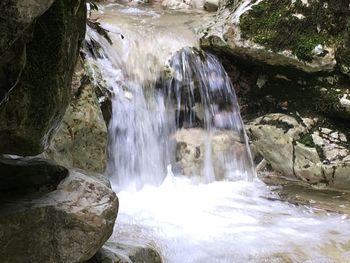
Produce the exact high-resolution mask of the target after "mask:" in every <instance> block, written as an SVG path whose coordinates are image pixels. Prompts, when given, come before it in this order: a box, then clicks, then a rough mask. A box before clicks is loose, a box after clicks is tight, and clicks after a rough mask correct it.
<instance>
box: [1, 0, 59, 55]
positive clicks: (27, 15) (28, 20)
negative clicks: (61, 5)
mask: <svg viewBox="0 0 350 263" xmlns="http://www.w3.org/2000/svg"><path fill="white" fill-rule="evenodd" d="M54 1H55V0H39V1H34V0H3V1H1V3H0V10H1V17H2V18H6V19H2V20H1V22H0V56H1V55H2V54H3V53H4V52H5V51H6V50H7V49H9V48H10V47H11V46H12V44H13V43H14V42H16V40H17V39H19V38H20V36H21V35H22V34H23V32H24V31H25V30H26V29H27V28H28V27H29V26H30V25H31V24H32V23H33V22H34V20H35V19H36V18H38V17H40V16H41V15H42V14H43V13H44V12H45V11H46V10H47V9H48V8H49V7H50V6H51V5H52V3H53V2H54Z"/></svg>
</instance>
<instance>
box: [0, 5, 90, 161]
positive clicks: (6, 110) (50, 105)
mask: <svg viewBox="0 0 350 263" xmlns="http://www.w3.org/2000/svg"><path fill="white" fill-rule="evenodd" d="M8 2H9V1H5V2H3V1H2V2H1V5H2V4H3V3H4V4H5V5H7V4H10V3H8ZM10 2H13V5H10V6H12V7H13V10H17V9H18V12H19V14H20V15H19V17H20V18H23V17H26V18H25V19H24V18H23V19H24V20H25V22H23V24H22V25H21V23H22V22H21V21H22V20H21V19H19V18H18V19H17V20H16V18H15V21H13V20H11V18H9V17H7V16H2V18H3V19H4V20H6V21H8V23H10V25H8V28H7V29H5V32H7V33H2V34H5V35H6V36H7V35H8V37H6V39H4V45H5V46H8V45H11V43H12V40H11V39H13V38H15V39H16V38H17V39H19V38H20V37H21V36H22V37H24V38H26V41H19V42H16V43H14V44H12V46H11V47H10V48H13V53H15V51H16V52H17V51H19V54H21V58H18V56H15V59H11V52H10V54H6V56H7V57H8V58H7V61H10V62H11V61H12V62H13V65H12V64H11V65H10V67H9V68H11V67H12V68H13V71H14V72H17V71H20V72H21V74H19V73H18V74H15V73H13V74H12V73H11V74H9V75H7V74H6V72H5V74H4V73H2V74H1V73H0V75H1V76H2V77H0V78H4V76H5V79H2V80H1V82H2V83H5V84H6V85H12V84H13V85H14V86H13V87H9V86H6V85H5V86H4V87H2V88H1V89H2V91H1V93H2V99H1V101H2V103H1V104H0V141H1V143H0V152H1V153H12V154H18V155H36V154H38V153H40V152H42V151H43V150H44V149H45V148H46V147H47V146H48V142H49V141H50V138H51V136H52V134H53V133H54V131H55V129H56V128H57V126H58V125H59V124H60V121H61V119H62V117H63V114H64V112H65V110H66V108H67V106H68V103H69V99H70V85H71V79H72V74H73V70H74V65H75V62H76V58H77V54H78V50H79V44H80V42H81V41H82V39H83V36H84V32H85V19H86V10H85V9H86V6H85V1H80V0H74V1H70V0H57V1H55V3H54V4H53V5H52V6H51V7H50V8H49V9H48V10H47V11H46V12H45V13H44V14H43V15H42V16H40V17H39V18H37V20H36V23H30V21H31V20H33V19H34V18H35V17H36V16H39V15H40V14H41V13H43V12H44V11H45V9H47V8H48V7H49V6H50V3H51V2H52V1H39V2H38V1H15V2H14V1H10ZM42 2H45V3H44V4H43V5H42V6H39V4H40V3H42ZM16 8H17V9H16ZM10 9H11V10H12V8H10ZM27 12H28V14H27ZM29 13H31V14H29ZM5 14H6V15H9V16H11V13H8V14H7V13H6V12H5ZM2 15H3V13H2ZM28 24H30V25H29V26H30V32H29V31H28V30H27V31H25V32H24V33H23V34H22V31H23V30H24V29H25V28H28ZM1 26H3V24H1ZM20 28H23V30H21V29H20ZM27 35H29V36H27ZM16 36H17V37H16ZM7 39H8V40H7ZM0 55H1V54H0ZM12 62H11V63H12ZM6 66H7V65H6V64H5V66H4V67H6ZM4 67H2V69H4ZM16 75H17V76H16ZM6 76H9V78H13V79H12V80H9V79H6ZM12 88H13V89H12ZM11 89H12V90H11ZM9 90H11V92H10V93H9V94H7V92H8V91H9ZM4 96H7V97H8V98H7V100H6V101H3V97H4Z"/></svg>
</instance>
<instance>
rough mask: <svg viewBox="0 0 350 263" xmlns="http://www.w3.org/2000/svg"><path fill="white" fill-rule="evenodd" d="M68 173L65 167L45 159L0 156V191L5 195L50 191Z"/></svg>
mask: <svg viewBox="0 0 350 263" xmlns="http://www.w3.org/2000/svg"><path fill="white" fill-rule="evenodd" d="M68 173H69V172H68V170H67V169H66V168H65V167H63V166H60V165H57V164H55V163H54V162H51V161H48V160H45V159H40V158H34V159H28V158H18V159H8V158H5V157H0V182H1V183H0V193H1V194H4V195H5V196H6V195H8V194H11V195H12V196H13V195H26V194H30V193H48V192H51V191H53V190H55V189H56V188H57V186H58V184H59V183H60V182H61V181H62V180H63V179H64V178H66V177H67V176H68Z"/></svg>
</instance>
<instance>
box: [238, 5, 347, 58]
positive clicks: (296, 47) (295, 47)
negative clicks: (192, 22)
mask: <svg viewBox="0 0 350 263" xmlns="http://www.w3.org/2000/svg"><path fill="white" fill-rule="evenodd" d="M346 2H347V1H335V3H330V1H326V0H320V1H319V0H317V1H316V0H310V1H309V5H308V6H307V5H303V4H302V2H301V1H300V0H297V1H296V2H295V3H294V4H292V3H291V1H290V0H265V1H262V2H261V3H259V4H258V5H255V6H253V8H252V10H250V11H248V12H247V13H245V14H244V15H242V17H241V18H240V26H241V30H242V37H243V38H246V39H252V40H253V41H254V42H256V43H258V44H261V45H264V46H266V47H268V48H270V49H271V50H273V51H275V52H278V51H283V50H291V51H292V53H293V54H294V55H296V56H297V57H298V58H299V59H300V60H303V61H308V62H309V61H311V60H312V58H313V55H314V54H313V53H312V51H313V49H314V48H315V47H316V46H317V45H319V44H321V45H328V46H329V45H332V44H336V45H339V44H340V43H342V41H343V39H344V37H343V36H344V32H346V29H347V16H346V14H345V13H346V12H343V11H344V10H346V9H347V5H348V4H346ZM325 5H328V7H327V8H325V7H324V6H325ZM296 14H300V15H302V16H304V17H305V18H302V19H299V18H298V17H296V16H295V15H296ZM321 55H325V54H321Z"/></svg>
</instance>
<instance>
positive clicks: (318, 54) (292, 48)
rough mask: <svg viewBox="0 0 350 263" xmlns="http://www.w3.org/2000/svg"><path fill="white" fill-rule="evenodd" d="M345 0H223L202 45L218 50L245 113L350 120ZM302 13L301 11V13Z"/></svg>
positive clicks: (215, 52) (211, 49)
mask: <svg viewBox="0 0 350 263" xmlns="http://www.w3.org/2000/svg"><path fill="white" fill-rule="evenodd" d="M344 5H345V6H347V5H348V4H347V1H336V2H332V3H329V2H327V1H308V4H307V5H302V4H301V2H300V1H290V0H282V1H281V0H278V1H277V0H262V1H255V0H252V1H249V0H246V1H245V0H235V1H223V2H221V6H220V8H219V12H218V14H217V16H216V18H215V19H214V20H213V21H212V22H211V23H209V24H207V25H205V26H204V29H203V31H202V36H201V46H202V47H203V48H205V49H207V50H209V51H210V52H212V53H214V54H216V55H217V56H219V57H220V58H221V60H222V62H223V64H224V66H225V68H226V70H227V72H228V74H229V76H230V77H231V79H232V81H233V83H234V86H235V89H236V93H237V95H238V98H239V99H240V105H241V110H242V114H243V116H247V118H252V117H256V116H262V115H264V114H266V113H271V112H281V111H282V112H283V111H285V112H288V111H289V112H291V111H292V112H296V111H297V112H299V113H301V114H302V115H309V113H312V114H313V115H322V116H324V117H327V118H330V119H344V120H350V111H349V109H350V106H349V105H350V103H349V99H348V98H349V90H350V80H349V74H348V73H346V72H347V71H348V67H347V66H345V64H346V63H347V62H344V61H349V59H348V56H349V55H348V54H347V53H348V52H347V51H348V50H350V48H349V47H350V41H349V38H350V35H349V33H348V30H347V29H346V28H347V26H346V24H347V23H348V22H349V18H350V15H349V12H350V10H349V9H348V8H347V7H346V8H343V7H344ZM303 16H305V17H303Z"/></svg>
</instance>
